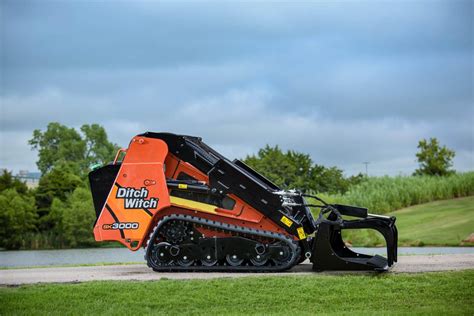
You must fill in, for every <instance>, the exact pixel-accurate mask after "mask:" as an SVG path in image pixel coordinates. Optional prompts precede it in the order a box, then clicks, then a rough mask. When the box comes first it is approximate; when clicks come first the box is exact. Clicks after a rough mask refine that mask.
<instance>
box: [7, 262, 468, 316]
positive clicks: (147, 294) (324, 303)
mask: <svg viewBox="0 0 474 316" xmlns="http://www.w3.org/2000/svg"><path fill="white" fill-rule="evenodd" d="M473 287H474V270H471V271H463V272H446V273H424V274H381V275H332V276H330V275H313V276H294V277H288V276H285V277H279V276H274V277H247V278H236V279H214V280H187V281H183V280H181V281H179V280H160V281H148V282H138V281H134V282H127V281H124V282H120V281H113V282H112V281H107V282H87V283H79V284H47V285H30V286H21V287H9V288H6V287H4V288H0V314H3V315H5V314H8V315H11V314H18V315H44V314H51V315H63V314H74V315H84V314H87V315H89V314H121V315H141V314H166V315H183V314H184V315H189V314H194V315H229V314H230V315H232V314H241V315H270V314H271V315H314V314H338V315H340V314H346V315H353V314H358V315H366V314H371V315H380V314H408V313H409V314H440V315H441V314H451V315H463V314H464V315H472V314H473V313H474V303H473V300H472V297H471V296H472V295H471V292H472V288H473Z"/></svg>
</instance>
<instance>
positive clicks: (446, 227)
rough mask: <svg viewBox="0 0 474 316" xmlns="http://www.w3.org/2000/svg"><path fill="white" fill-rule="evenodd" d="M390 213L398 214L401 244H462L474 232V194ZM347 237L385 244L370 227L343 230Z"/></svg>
mask: <svg viewBox="0 0 474 316" xmlns="http://www.w3.org/2000/svg"><path fill="white" fill-rule="evenodd" d="M388 215H394V216H396V217H397V227H398V232H399V234H398V235H399V246H427V245H436V246H459V245H461V243H462V240H463V239H465V238H466V237H468V236H469V235H470V234H471V233H474V196H470V197H466V198H459V199H453V200H444V201H437V202H432V203H427V204H420V205H416V206H412V207H409V208H405V209H401V210H398V211H396V212H393V213H390V214H388ZM344 238H345V240H346V241H349V242H351V243H352V244H353V245H357V246H374V245H383V244H384V242H383V238H382V237H381V236H380V235H379V234H378V233H376V232H375V231H369V230H362V231H359V232H355V231H350V232H344ZM465 245H467V246H468V244H465ZM471 245H473V244H471Z"/></svg>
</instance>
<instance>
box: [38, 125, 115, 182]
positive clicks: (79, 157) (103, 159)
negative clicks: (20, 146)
mask: <svg viewBox="0 0 474 316" xmlns="http://www.w3.org/2000/svg"><path fill="white" fill-rule="evenodd" d="M80 130H81V132H82V134H81V133H79V132H78V131H76V130H75V129H74V128H69V127H67V126H64V125H61V124H60V123H55V122H53V123H49V124H48V127H47V129H46V131H44V132H43V131H41V130H35V131H34V132H33V138H32V139H31V140H30V141H29V144H30V145H31V147H32V149H36V150H38V151H39V159H38V161H37V163H36V164H37V166H38V169H39V170H40V171H41V173H42V174H46V173H48V172H49V171H51V170H52V169H53V168H54V167H55V166H57V165H58V164H65V163H67V164H69V165H77V170H78V171H79V172H80V173H81V176H84V175H85V174H86V173H87V171H88V169H89V167H90V166H91V164H97V163H99V164H105V163H108V162H110V161H111V160H112V159H113V158H114V155H115V152H116V151H117V149H118V146H117V145H116V144H113V143H111V142H109V140H108V138H107V133H106V132H105V130H104V128H103V127H102V126H100V125H98V124H92V125H88V124H85V125H82V127H81V129H80Z"/></svg>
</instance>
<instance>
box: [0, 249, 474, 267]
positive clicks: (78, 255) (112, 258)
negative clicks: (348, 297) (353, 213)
mask: <svg viewBox="0 0 474 316" xmlns="http://www.w3.org/2000/svg"><path fill="white" fill-rule="evenodd" d="M354 250H355V251H357V252H361V253H366V254H371V255H373V254H380V255H385V254H386V250H385V248H354ZM463 253H470V254H474V247H400V248H398V254H399V255H427V254H463ZM144 255H145V252H144V250H143V249H140V250H138V251H136V252H133V251H130V250H128V249H127V248H91V249H66V250H20V251H0V267H27V266H51V265H75V264H94V263H124V262H129V263H130V262H142V263H144V262H145V259H144V258H143V256H144Z"/></svg>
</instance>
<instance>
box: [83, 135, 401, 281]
mask: <svg viewBox="0 0 474 316" xmlns="http://www.w3.org/2000/svg"><path fill="white" fill-rule="evenodd" d="M123 153H124V154H125V155H124V156H123ZM121 156H123V159H122V160H121V161H118V160H119V158H120V157H121ZM89 180H90V184H91V190H92V195H93V199H94V206H95V210H96V213H97V220H96V223H95V225H94V236H95V239H96V240H97V241H105V240H116V241H119V242H120V243H122V244H124V245H125V246H126V247H128V248H129V249H131V250H137V249H139V248H140V247H144V248H145V249H146V255H145V259H146V260H147V262H148V265H149V266H150V267H151V268H153V270H155V271H255V272H256V271H283V270H287V269H289V268H291V267H293V266H294V265H296V264H298V263H301V262H302V261H304V260H305V258H309V259H310V260H311V262H313V269H314V270H316V271H322V270H377V271H385V270H388V268H389V267H390V266H391V265H393V263H394V262H396V261H397V229H396V227H395V218H394V217H386V216H378V215H372V214H368V213H367V209H365V208H360V207H354V206H346V205H337V204H327V203H325V202H324V201H322V200H321V199H319V198H318V197H315V196H309V195H305V194H303V193H301V192H300V191H298V190H282V189H280V188H279V187H278V186H276V185H275V184H273V183H272V182H271V181H269V180H268V179H266V178H265V177H263V176H262V175H260V174H259V173H257V172H256V171H255V170H252V169H251V168H250V167H249V166H247V165H245V164H244V163H243V162H241V161H239V160H234V161H230V160H228V159H226V158H225V157H223V156H222V155H221V154H219V153H218V152H216V151H215V150H213V149H212V148H210V147H209V146H208V145H206V144H205V143H203V142H202V141H201V138H198V137H192V136H182V135H174V134H168V133H150V132H148V133H145V134H141V135H138V136H136V137H134V138H133V139H132V141H131V142H130V145H129V148H128V149H127V150H123V149H122V150H120V151H119V152H118V153H117V157H116V158H115V161H114V162H113V163H112V164H109V165H107V166H104V167H101V168H99V169H96V170H94V171H92V172H91V173H90V174H89ZM305 197H312V198H314V199H315V200H317V201H318V203H321V204H319V205H308V204H307V203H306V200H305ZM309 207H317V208H320V209H321V211H320V214H319V217H318V218H317V219H315V218H313V216H312V215H311V211H310V209H309ZM343 215H345V216H351V217H355V218H356V219H352V220H346V219H343V217H342V216H343ZM360 228H370V229H375V230H377V231H379V232H380V233H381V234H382V235H383V236H384V237H385V241H386V243H387V258H384V257H381V256H378V255H376V256H368V255H365V254H358V253H355V252H353V251H351V250H350V249H348V248H347V247H346V246H345V244H344V242H343V240H342V237H341V231H342V230H343V229H360ZM313 235H314V237H312V236H313Z"/></svg>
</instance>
